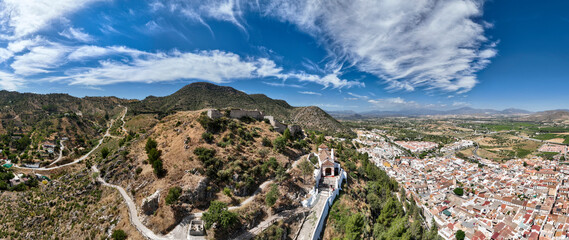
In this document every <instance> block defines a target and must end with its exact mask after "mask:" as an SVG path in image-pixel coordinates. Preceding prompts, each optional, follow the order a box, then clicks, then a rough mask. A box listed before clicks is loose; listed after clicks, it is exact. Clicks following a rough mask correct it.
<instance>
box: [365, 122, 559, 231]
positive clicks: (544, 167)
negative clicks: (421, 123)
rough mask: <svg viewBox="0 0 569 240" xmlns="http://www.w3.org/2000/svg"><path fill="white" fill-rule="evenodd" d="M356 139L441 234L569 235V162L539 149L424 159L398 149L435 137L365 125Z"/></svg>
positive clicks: (548, 148)
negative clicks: (402, 136) (392, 135)
mask: <svg viewBox="0 0 569 240" xmlns="http://www.w3.org/2000/svg"><path fill="white" fill-rule="evenodd" d="M358 136H359V138H358V139H357V140H354V141H356V142H358V143H360V144H361V145H363V146H362V147H361V148H360V149H358V150H359V151H360V152H366V153H368V154H369V155H370V157H371V158H372V159H373V161H374V162H375V164H376V165H377V166H379V167H381V168H383V169H384V170H385V171H386V172H387V173H388V174H389V176H390V177H392V178H394V179H396V180H397V182H399V183H400V184H401V185H402V186H403V187H404V188H405V190H406V192H407V194H408V195H410V197H412V198H413V199H414V200H415V201H416V202H417V204H418V205H419V206H421V207H422V208H423V213H424V216H425V218H426V220H427V221H433V220H434V221H435V222H436V224H437V225H438V226H439V235H440V236H441V237H443V238H444V239H455V234H456V233H457V232H458V231H463V232H464V233H465V235H466V238H467V239H472V240H478V239H565V238H566V237H568V236H569V183H567V179H568V176H569V175H568V174H569V166H567V165H561V164H559V163H558V161H551V160H544V159H543V158H541V157H532V158H524V159H511V160H508V161H505V162H503V163H497V162H494V161H491V160H488V159H483V158H480V157H478V158H476V157H470V158H468V159H461V158H458V157H456V156H452V155H446V156H444V157H443V156H437V157H428V158H424V159H420V158H416V157H405V156H403V154H402V153H401V151H399V150H398V149H397V146H394V145H400V146H403V147H405V148H412V147H415V149H417V146H425V147H422V149H421V150H422V151H425V150H428V149H432V147H430V146H432V143H417V142H411V143H407V142H396V143H395V144H392V143H391V142H390V141H389V139H388V138H386V137H385V136H386V135H385V134H384V132H381V131H377V130H374V131H359V132H358ZM472 145H473V142H472V141H466V140H463V141H458V142H456V143H453V144H450V145H449V146H445V147H443V148H442V149H441V150H440V151H441V152H444V153H449V152H451V151H457V150H460V149H464V148H468V147H471V146H472ZM567 148H568V147H567V146H565V145H551V144H549V143H545V144H544V145H543V146H542V147H541V148H540V149H539V151H544V152H558V153H560V154H561V153H566V152H567Z"/></svg>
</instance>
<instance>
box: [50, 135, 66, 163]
mask: <svg viewBox="0 0 569 240" xmlns="http://www.w3.org/2000/svg"><path fill="white" fill-rule="evenodd" d="M63 142H65V140H61V141H59V145H61V147H60V148H59V157H57V159H56V160H55V161H53V162H52V163H50V164H49V165H48V166H51V165H53V164H55V163H57V162H59V161H61V159H63V149H64V148H65V146H64V145H63Z"/></svg>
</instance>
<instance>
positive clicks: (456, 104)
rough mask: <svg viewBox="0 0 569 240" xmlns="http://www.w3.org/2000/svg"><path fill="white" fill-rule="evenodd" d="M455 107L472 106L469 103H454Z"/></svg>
mask: <svg viewBox="0 0 569 240" xmlns="http://www.w3.org/2000/svg"><path fill="white" fill-rule="evenodd" d="M452 106H453V107H466V106H470V103H467V102H453V103H452Z"/></svg>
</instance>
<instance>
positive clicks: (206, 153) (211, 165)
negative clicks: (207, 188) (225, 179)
mask: <svg viewBox="0 0 569 240" xmlns="http://www.w3.org/2000/svg"><path fill="white" fill-rule="evenodd" d="M194 154H195V155H196V156H197V157H198V159H199V160H200V161H201V162H202V164H203V168H204V170H205V175H206V176H208V177H209V178H210V179H211V180H214V181H215V180H216V179H217V172H218V171H219V170H221V169H222V168H223V162H222V161H221V160H220V159H219V158H217V157H215V154H216V151H215V149H209V148H205V147H198V148H196V149H194Z"/></svg>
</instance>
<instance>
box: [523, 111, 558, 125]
mask: <svg viewBox="0 0 569 240" xmlns="http://www.w3.org/2000/svg"><path fill="white" fill-rule="evenodd" d="M521 119H522V120H525V121H536V122H561V121H569V110H566V109H560V110H550V111H543V112H537V113H534V114H532V115H529V116H526V117H523V118H521Z"/></svg>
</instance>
